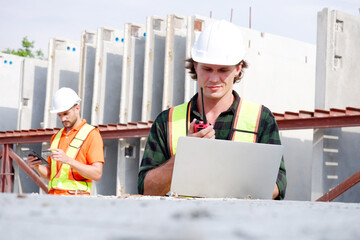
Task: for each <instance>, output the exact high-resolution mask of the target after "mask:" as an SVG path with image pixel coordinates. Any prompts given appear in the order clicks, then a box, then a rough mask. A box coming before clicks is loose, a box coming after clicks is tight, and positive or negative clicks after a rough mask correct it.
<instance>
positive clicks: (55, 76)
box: [44, 38, 80, 128]
mask: <svg viewBox="0 0 360 240" xmlns="http://www.w3.org/2000/svg"><path fill="white" fill-rule="evenodd" d="M48 62H49V65H48V72H47V83H46V101H45V110H44V127H45V128H54V127H63V126H62V123H61V121H60V120H59V119H58V117H57V114H55V113H50V110H51V102H52V97H53V95H54V94H55V92H56V91H57V90H58V89H60V88H62V87H68V88H71V89H73V90H74V91H75V92H78V91H79V86H78V85H79V65H80V42H78V41H72V40H65V39H58V38H52V39H51V40H50V44H49V59H48Z"/></svg>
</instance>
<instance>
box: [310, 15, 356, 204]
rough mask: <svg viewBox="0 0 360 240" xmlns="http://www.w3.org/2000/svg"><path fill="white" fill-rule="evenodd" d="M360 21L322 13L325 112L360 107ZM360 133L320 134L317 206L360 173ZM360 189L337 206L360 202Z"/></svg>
mask: <svg viewBox="0 0 360 240" xmlns="http://www.w3.org/2000/svg"><path fill="white" fill-rule="evenodd" d="M359 38H360V18H359V17H355V16H351V15H349V14H346V13H343V12H340V11H336V10H330V9H327V8H326V9H323V11H321V12H319V13H318V35H317V59H316V99H315V107H316V108H319V109H327V110H328V109H330V108H345V107H347V106H352V107H357V108H359V107H360V100H359V94H360V81H359V76H360V65H359V63H358V56H359V50H360V46H359ZM359 134H360V128H359V127H357V128H335V129H325V130H316V131H315V132H314V150H313V164H314V165H313V175H312V182H313V192H312V200H315V199H317V198H318V197H320V196H322V195H323V194H324V193H325V192H327V191H329V190H330V189H332V188H333V187H335V186H336V185H337V184H339V183H340V182H342V181H344V180H345V179H347V178H348V177H350V176H351V175H353V174H354V173H356V172H357V171H359V169H360V162H359V158H360V149H359V147H358V146H359V145H360V137H359V136H360V135H359ZM359 193H360V185H359V184H358V185H356V186H354V187H353V188H351V189H350V190H348V191H347V192H346V193H344V194H343V195H341V196H340V197H338V198H337V199H336V200H335V201H342V202H359V201H360V194H359Z"/></svg>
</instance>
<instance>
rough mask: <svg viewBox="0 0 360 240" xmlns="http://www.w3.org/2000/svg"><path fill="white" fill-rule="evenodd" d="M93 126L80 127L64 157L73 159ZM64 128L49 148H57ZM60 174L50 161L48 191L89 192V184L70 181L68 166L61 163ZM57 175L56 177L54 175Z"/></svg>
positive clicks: (54, 162) (54, 164) (54, 163)
mask: <svg viewBox="0 0 360 240" xmlns="http://www.w3.org/2000/svg"><path fill="white" fill-rule="evenodd" d="M94 128H95V127H94V126H91V125H89V124H87V123H85V124H84V126H82V127H81V129H80V130H79V132H78V133H77V134H76V136H75V138H74V139H73V140H72V141H71V143H70V145H69V147H68V149H67V150H66V155H67V156H68V157H70V158H73V159H75V158H76V156H77V154H78V152H79V150H80V148H81V146H82V144H83V142H84V140H85V139H86V138H87V136H88V135H89V133H90V132H91V131H92V130H93V129H94ZM63 131H64V128H62V129H61V130H60V131H59V132H58V133H57V134H56V136H55V138H54V140H53V141H52V143H51V146H50V148H58V146H59V142H60V138H61V135H62V132H63ZM59 171H60V174H58V173H57V169H56V161H54V160H52V161H51V176H50V182H49V191H50V190H51V189H53V188H54V189H59V190H80V191H85V192H89V193H90V192H91V185H92V184H91V182H86V181H76V180H70V179H69V174H70V165H69V164H65V163H63V164H62V165H61V168H60V170H59ZM57 174H58V177H56V175H57Z"/></svg>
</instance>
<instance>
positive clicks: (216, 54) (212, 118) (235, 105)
mask: <svg viewBox="0 0 360 240" xmlns="http://www.w3.org/2000/svg"><path fill="white" fill-rule="evenodd" d="M191 54H192V58H191V59H188V60H187V66H186V68H187V69H189V70H190V71H189V73H190V74H191V76H192V78H193V79H195V80H197V82H198V93H197V94H196V95H195V96H193V98H192V99H191V100H190V101H189V102H188V103H184V104H182V105H179V106H175V107H173V108H170V109H168V110H165V111H163V112H162V113H160V114H159V116H158V117H157V118H156V120H155V121H154V123H153V125H152V127H151V130H150V134H149V137H148V140H147V144H146V147H145V151H144V155H143V159H142V162H141V166H140V171H139V179H138V191H139V193H140V194H145V195H165V194H166V193H168V192H169V190H170V186H171V178H172V172H173V166H174V159H175V153H176V145H177V140H178V137H179V136H186V135H187V136H191V137H200V138H216V139H223V140H232V141H243V142H256V143H269V144H281V143H280V137H279V132H278V127H277V124H276V121H275V118H274V116H273V115H272V114H271V112H270V110H269V109H268V108H266V107H265V106H263V105H259V104H256V103H252V102H249V101H246V100H244V99H243V98H240V97H239V95H238V94H237V93H236V92H235V91H234V90H233V85H234V83H235V82H237V81H239V80H240V78H241V77H242V76H243V70H244V69H245V68H246V67H247V66H248V65H247V63H246V62H245V61H244V56H245V44H244V41H243V38H242V34H241V31H240V30H239V28H238V27H236V26H235V25H233V24H232V23H229V22H226V21H215V22H213V23H212V24H210V25H209V26H208V27H206V28H205V29H204V30H203V31H202V32H201V34H200V35H199V38H198V39H197V41H196V42H195V44H194V46H193V48H192V51H191ZM200 88H203V98H204V106H205V113H206V118H207V120H208V122H209V123H210V125H209V126H208V127H206V128H204V129H202V130H200V131H195V129H194V126H196V119H198V120H202V119H201V118H202V114H201V113H202V112H203V109H202V101H201V96H200V94H199V92H200V91H199V90H200ZM174 123H176V127H173V124H174ZM179 123H180V124H179ZM209 184H211V183H209ZM285 189H286V170H285V165H284V161H283V159H282V161H281V164H280V166H279V174H278V178H277V181H276V184H275V187H274V192H273V199H283V198H284V196H285Z"/></svg>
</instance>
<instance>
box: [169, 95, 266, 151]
mask: <svg viewBox="0 0 360 240" xmlns="http://www.w3.org/2000/svg"><path fill="white" fill-rule="evenodd" d="M261 108H262V105H261V104H257V103H253V102H250V101H247V100H243V99H242V98H241V99H240V103H239V106H238V108H237V110H236V113H235V116H234V118H235V119H234V120H233V127H232V132H233V133H232V138H231V140H232V141H238V142H256V136H257V131H258V127H259V121H260V116H261ZM190 109H191V102H187V103H183V104H181V105H178V106H175V107H172V108H171V109H170V110H169V121H168V146H169V148H170V152H171V156H173V155H175V153H176V148H177V141H178V139H179V137H181V136H186V135H187V131H188V129H189V127H190Z"/></svg>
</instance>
